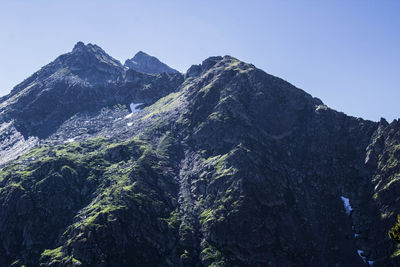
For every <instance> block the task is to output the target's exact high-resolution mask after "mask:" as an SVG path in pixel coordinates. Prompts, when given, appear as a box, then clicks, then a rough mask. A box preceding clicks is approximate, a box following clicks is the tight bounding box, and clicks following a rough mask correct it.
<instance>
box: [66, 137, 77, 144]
mask: <svg viewBox="0 0 400 267" xmlns="http://www.w3.org/2000/svg"><path fill="white" fill-rule="evenodd" d="M74 141H75V138H68V139H67V141H65V143H72V142H74Z"/></svg>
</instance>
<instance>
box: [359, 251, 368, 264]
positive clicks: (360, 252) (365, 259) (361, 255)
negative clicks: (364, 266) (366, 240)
mask: <svg viewBox="0 0 400 267" xmlns="http://www.w3.org/2000/svg"><path fill="white" fill-rule="evenodd" d="M357 253H358V256H360V257H361V259H363V261H367V258H366V257H365V256H364V251H362V250H361V249H357Z"/></svg>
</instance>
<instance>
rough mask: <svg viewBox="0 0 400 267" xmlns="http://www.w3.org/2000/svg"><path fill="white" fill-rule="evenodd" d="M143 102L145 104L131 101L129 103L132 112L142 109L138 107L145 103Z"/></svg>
mask: <svg viewBox="0 0 400 267" xmlns="http://www.w3.org/2000/svg"><path fill="white" fill-rule="evenodd" d="M143 104H144V103H137V104H135V103H131V104H130V105H129V107H130V108H131V112H132V113H135V112H138V111H139V110H141V108H138V107H139V106H141V105H143Z"/></svg>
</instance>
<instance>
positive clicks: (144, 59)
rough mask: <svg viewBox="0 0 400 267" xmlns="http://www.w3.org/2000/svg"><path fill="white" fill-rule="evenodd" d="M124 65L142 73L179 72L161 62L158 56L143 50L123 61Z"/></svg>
mask: <svg viewBox="0 0 400 267" xmlns="http://www.w3.org/2000/svg"><path fill="white" fill-rule="evenodd" d="M125 66H126V67H128V68H130V69H132V70H136V71H139V72H143V73H149V74H159V73H179V71H177V70H175V69H173V68H171V67H169V66H168V65H166V64H164V63H162V62H161V61H160V60H158V58H156V57H153V56H150V55H148V54H146V53H145V52H142V51H139V52H138V53H136V55H135V56H134V57H133V58H131V59H128V60H126V61H125Z"/></svg>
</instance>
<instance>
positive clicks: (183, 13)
mask: <svg viewBox="0 0 400 267" xmlns="http://www.w3.org/2000/svg"><path fill="white" fill-rule="evenodd" d="M398 14H400V1H399V0H379V1H377V0H346V1H345V0H324V1H320V0H302V1H298V0H274V1H272V0H262V1H256V0H248V1H236V0H230V1H227V0H218V1H215V0H202V1H194V0H179V1H178V0H168V1H166V0H159V1H152V0H148V1H128V0H113V1H109V0H107V1H106V0H92V1H91V0H86V1H82V0H80V1H77V0H68V1H66V0H58V1H54V0H35V1H32V0H0V95H5V94H7V93H9V91H10V90H11V89H12V88H13V87H14V86H15V85H17V84H18V83H20V82H22V81H23V80H24V79H25V78H27V77H28V76H30V75H31V74H33V73H34V72H35V71H37V70H39V69H40V68H41V67H42V66H44V65H46V64H48V63H50V62H51V61H52V60H54V59H55V58H56V57H57V56H59V55H60V54H63V53H67V52H69V51H71V50H72V48H73V46H74V45H75V43H76V42H78V41H83V42H85V43H94V44H97V45H99V46H100V47H102V48H103V49H104V50H105V51H106V52H107V53H109V54H110V55H111V56H113V57H114V58H116V59H118V60H120V61H121V62H124V61H125V60H126V59H127V58H131V57H133V56H134V54H135V53H136V52H137V51H139V50H142V51H144V52H146V53H148V54H151V55H153V56H156V57H158V58H159V59H160V60H161V61H163V62H165V63H167V64H168V65H170V66H171V67H173V68H176V69H178V70H179V71H181V72H185V71H186V70H187V69H188V68H189V67H190V66H191V65H192V64H199V63H201V62H202V61H203V60H204V59H206V58H207V57H209V56H214V55H231V56H234V57H236V58H238V59H240V60H243V61H246V62H249V63H252V64H254V65H255V66H256V67H258V68H260V69H263V70H264V71H266V72H268V73H269V74H272V75H275V76H278V77H280V78H283V79H285V80H287V81H289V82H290V83H292V84H294V85H295V86H297V87H298V88H301V89H303V90H305V91H306V92H308V93H310V94H311V95H313V96H315V97H318V98H320V99H321V100H322V101H323V102H324V103H325V104H326V105H328V106H330V107H331V108H334V109H336V110H338V111H342V112H345V113H347V114H349V115H352V116H357V117H362V118H365V119H370V120H374V121H377V120H379V119H380V118H381V117H384V118H386V119H387V120H388V121H391V120H393V119H398V118H400V107H399V105H398V103H399V99H400V87H399V84H400V16H399V15H398Z"/></svg>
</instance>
